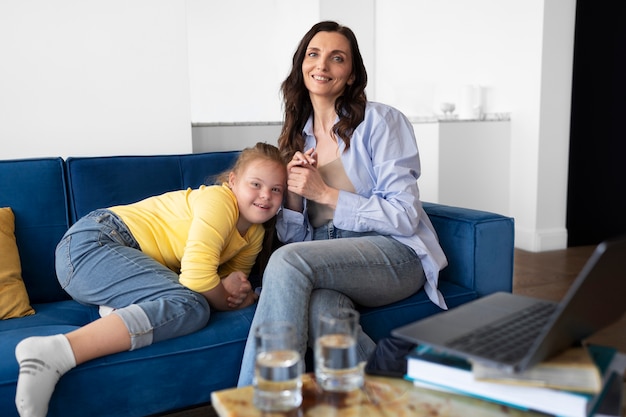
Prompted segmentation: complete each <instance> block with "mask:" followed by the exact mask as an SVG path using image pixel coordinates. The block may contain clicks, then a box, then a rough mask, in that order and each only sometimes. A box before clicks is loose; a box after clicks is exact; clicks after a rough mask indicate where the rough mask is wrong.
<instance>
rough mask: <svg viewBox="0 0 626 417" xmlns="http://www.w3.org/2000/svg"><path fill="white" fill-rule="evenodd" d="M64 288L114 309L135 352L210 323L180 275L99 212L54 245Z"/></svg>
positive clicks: (81, 299)
mask: <svg viewBox="0 0 626 417" xmlns="http://www.w3.org/2000/svg"><path fill="white" fill-rule="evenodd" d="M56 273H57V277H58V279H59V282H60V284H61V287H62V288H63V289H64V290H65V291H66V292H67V293H68V294H69V295H70V296H72V298H74V299H75V300H76V301H78V302H80V303H83V304H90V305H96V306H108V307H112V308H114V309H115V311H114V312H113V314H117V315H119V316H120V317H121V318H122V320H123V321H124V323H125V324H126V327H127V328H128V331H129V333H130V336H131V350H133V349H137V348H140V347H143V346H147V345H150V344H152V343H153V342H158V341H161V340H166V339H171V338H173V337H177V336H181V335H185V334H188V333H192V332H194V331H196V330H199V329H201V328H202V327H204V326H206V324H207V323H208V321H209V315H210V308H209V304H208V302H207V300H206V299H205V298H204V296H202V295H201V294H199V293H197V292H195V291H192V290H190V289H188V288H186V287H184V286H183V285H181V284H180V283H179V282H178V274H177V273H176V272H174V271H172V270H170V269H168V268H167V267H165V266H164V265H162V264H161V263H159V262H157V261H156V260H155V259H153V258H151V257H149V256H148V255H146V254H145V253H143V252H142V251H141V248H140V247H139V244H138V243H137V241H136V240H135V238H134V237H133V235H132V234H131V232H130V231H129V230H128V228H127V227H126V225H125V224H124V222H122V221H121V220H120V219H119V217H118V216H116V215H115V214H114V213H113V212H111V211H108V210H96V211H94V212H92V213H90V214H88V215H87V216H85V217H83V218H82V219H80V220H79V221H77V222H76V223H75V224H74V225H73V226H72V227H71V228H70V229H69V230H68V231H67V232H66V234H65V235H64V236H63V239H62V240H61V241H60V242H59V244H58V245H57V248H56Z"/></svg>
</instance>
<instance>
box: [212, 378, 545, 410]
mask: <svg viewBox="0 0 626 417" xmlns="http://www.w3.org/2000/svg"><path fill="white" fill-rule="evenodd" d="M252 395H253V388H252V387H251V386H248V387H243V388H232V389H226V390H222V391H215V392H213V394H212V395H211V401H212V405H213V407H214V409H215V411H216V412H217V414H218V416H220V417H270V416H271V417H317V416H323V417H327V416H330V417H348V416H349V417H405V416H406V417H409V416H410V417H420V416H428V417H432V416H438V417H445V416H450V417H452V416H458V417H474V416H476V417H516V416H542V415H543V414H538V413H533V412H529V411H523V410H518V409H514V408H509V407H506V406H504V405H499V404H495V403H490V402H487V401H482V400H479V399H475V398H470V397H465V396H462V395H457V394H452V393H444V392H439V391H431V390H428V389H425V388H419V387H415V386H414V385H413V384H412V383H411V382H409V381H405V380H403V379H396V378H385V377H374V376H366V378H365V385H364V388H363V389H362V390H357V391H354V392H351V393H326V392H322V391H321V390H320V389H319V388H318V386H317V384H316V383H315V377H314V375H312V374H305V375H303V378H302V396H303V402H302V405H301V406H300V408H298V409H296V410H292V411H290V412H280V413H267V412H265V413H264V412H262V411H260V410H258V409H256V408H255V407H254V405H253V404H252Z"/></svg>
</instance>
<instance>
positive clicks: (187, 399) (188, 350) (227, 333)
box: [0, 301, 255, 417]
mask: <svg viewBox="0 0 626 417" xmlns="http://www.w3.org/2000/svg"><path fill="white" fill-rule="evenodd" d="M34 307H35V309H36V310H37V314H36V315H34V316H29V317H24V318H22V319H19V320H18V321H20V322H22V323H25V325H24V327H23V328H20V327H18V326H6V327H2V325H4V324H5V323H0V331H1V332H2V343H1V344H0V357H2V358H7V359H8V358H11V359H10V360H7V359H5V360H2V361H0V410H2V414H1V415H2V416H3V417H5V416H8V417H17V412H16V411H15V406H14V398H15V384H16V382H17V376H18V364H17V361H15V360H14V359H13V358H14V357H15V356H14V350H15V346H16V345H17V343H19V341H20V340H22V339H23V338H25V337H28V336H33V335H52V334H58V333H67V332H69V331H71V330H74V329H76V328H78V327H80V326H82V325H83V324H85V323H87V322H89V321H91V320H92V319H94V318H96V316H97V314H98V310H97V308H95V307H87V306H83V305H80V304H78V303H76V302H75V301H65V302H59V303H48V304H46V305H45V306H44V305H41V306H40V305H35V306H34ZM254 309H255V306H250V307H248V308H245V309H243V310H238V311H229V312H212V313H211V318H210V320H209V324H208V325H207V326H206V327H205V328H203V329H201V330H199V331H197V332H194V333H192V334H189V335H187V336H181V337H177V338H174V339H170V340H165V341H162V342H159V343H155V344H153V345H150V346H147V347H144V348H141V349H137V350H134V351H130V352H122V353H117V354H114V355H109V356H105V357H102V358H98V359H95V360H92V361H89V362H87V363H84V364H82V365H79V366H77V367H76V368H74V369H72V370H71V371H69V372H68V373H67V374H65V375H64V376H63V378H61V380H60V381H59V383H58V385H57V386H56V388H55V391H54V394H53V396H52V399H51V401H50V407H49V415H50V416H63V417H74V416H76V417H78V416H84V415H89V414H91V415H99V416H124V417H143V416H147V415H151V414H156V413H159V412H163V411H164V410H173V409H178V408H183V407H189V406H191V405H194V404H203V403H207V402H210V401H211V392H212V391H215V390H220V389H224V388H230V387H233V386H235V385H236V384H237V377H238V374H239V366H240V364H241V357H242V356H243V349H244V346H245V342H246V339H247V336H248V330H249V328H250V323H251V322H252V317H253V315H254ZM28 319H32V320H28ZM11 321H12V320H7V321H6V322H7V323H6V324H7V325H8V324H10V323H8V322H11ZM86 410H88V412H86ZM5 412H6V413H5Z"/></svg>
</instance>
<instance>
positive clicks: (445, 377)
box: [407, 345, 626, 417]
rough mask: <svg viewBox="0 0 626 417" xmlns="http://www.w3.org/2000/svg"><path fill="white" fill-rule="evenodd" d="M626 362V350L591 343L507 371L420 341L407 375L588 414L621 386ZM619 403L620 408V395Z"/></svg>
mask: <svg viewBox="0 0 626 417" xmlns="http://www.w3.org/2000/svg"><path fill="white" fill-rule="evenodd" d="M625 366H626V356H625V355H623V354H622V353H619V352H618V351H617V350H616V349H614V348H612V347H604V346H596V345H593V346H587V347H573V348H570V349H568V350H566V351H564V352H563V353H561V354H560V355H557V356H555V357H554V358H551V359H550V360H547V361H544V362H542V363H540V364H538V365H535V366H534V367H532V368H530V369H528V370H527V371H525V372H521V373H516V374H509V373H505V372H503V371H500V370H498V369H495V368H490V367H486V366H483V365H481V364H478V363H473V364H472V363H470V362H468V361H466V360H463V359H460V358H457V357H454V356H450V355H447V354H443V353H440V352H436V351H433V350H432V349H430V348H427V347H418V348H417V349H415V350H414V351H413V352H412V353H411V355H409V357H408V359H407V379H409V380H411V381H413V383H414V384H415V385H417V386H422V387H426V388H431V389H437V390H443V391H451V392H456V393H459V394H462V395H468V396H472V397H478V398H481V399H484V400H487V401H491V402H496V403H500V404H504V405H507V406H510V407H514V408H520V409H527V410H534V411H539V412H543V413H547V414H553V415H558V416H563V417H587V416H591V415H594V414H595V413H596V412H598V411H599V409H600V408H601V405H602V403H603V402H605V397H607V395H608V394H607V393H608V392H609V391H610V390H611V387H615V386H616V385H614V384H613V382H615V383H616V384H617V383H619V389H621V382H622V375H623V372H624V367H625ZM620 397H621V396H620ZM616 408H620V409H621V405H620V404H619V401H618V404H617V405H616ZM619 413H620V411H619V410H616V411H615V414H613V412H612V411H609V412H608V413H607V414H606V415H616V416H619V415H620V414H619Z"/></svg>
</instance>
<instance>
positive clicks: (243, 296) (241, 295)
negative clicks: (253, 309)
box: [222, 271, 257, 309]
mask: <svg viewBox="0 0 626 417" xmlns="http://www.w3.org/2000/svg"><path fill="white" fill-rule="evenodd" d="M222 285H223V286H224V289H226V292H228V294H229V296H228V297H227V298H226V301H227V302H228V307H229V308H234V309H237V308H243V307H247V306H249V305H250V304H252V303H254V302H255V301H256V298H257V296H256V294H255V293H254V292H253V291H252V285H251V284H250V281H248V277H247V276H246V274H244V273H243V272H241V271H235V272H231V273H230V274H229V275H228V276H227V277H225V278H222Z"/></svg>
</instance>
